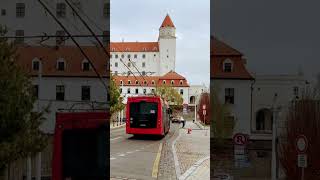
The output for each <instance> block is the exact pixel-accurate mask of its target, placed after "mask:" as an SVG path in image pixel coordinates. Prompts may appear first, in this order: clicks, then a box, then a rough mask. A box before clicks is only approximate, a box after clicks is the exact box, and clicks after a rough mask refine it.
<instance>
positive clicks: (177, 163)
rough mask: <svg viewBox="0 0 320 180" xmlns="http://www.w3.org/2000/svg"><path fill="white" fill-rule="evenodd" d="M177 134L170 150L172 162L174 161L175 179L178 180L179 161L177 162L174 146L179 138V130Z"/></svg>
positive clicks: (179, 172) (179, 171) (179, 173)
mask: <svg viewBox="0 0 320 180" xmlns="http://www.w3.org/2000/svg"><path fill="white" fill-rule="evenodd" d="M178 133H179V134H178V137H177V138H176V139H175V140H174V141H173V142H172V144H171V150H172V153H173V160H174V168H175V170H176V177H177V179H179V177H180V175H181V170H180V165H179V161H178V156H177V152H176V148H175V144H176V142H177V140H178V139H179V138H180V129H178Z"/></svg>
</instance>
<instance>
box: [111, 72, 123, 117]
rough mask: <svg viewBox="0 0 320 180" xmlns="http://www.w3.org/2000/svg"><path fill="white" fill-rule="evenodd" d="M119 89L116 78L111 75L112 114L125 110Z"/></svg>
mask: <svg viewBox="0 0 320 180" xmlns="http://www.w3.org/2000/svg"><path fill="white" fill-rule="evenodd" d="M120 95H121V94H120V91H119V87H118V86H117V85H116V82H115V81H114V78H113V76H112V75H110V114H111V115H112V114H114V113H115V112H118V111H121V110H123V109H124V107H125V106H124V104H123V103H122V97H121V96H120Z"/></svg>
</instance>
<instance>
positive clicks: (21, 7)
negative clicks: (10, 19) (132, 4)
mask: <svg viewBox="0 0 320 180" xmlns="http://www.w3.org/2000/svg"><path fill="white" fill-rule="evenodd" d="M25 11H26V5H25V4H24V3H16V17H24V16H25Z"/></svg>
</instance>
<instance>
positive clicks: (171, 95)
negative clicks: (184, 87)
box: [155, 86, 183, 115]
mask: <svg viewBox="0 0 320 180" xmlns="http://www.w3.org/2000/svg"><path fill="white" fill-rule="evenodd" d="M155 94H156V95H157V96H160V97H161V98H162V99H163V100H166V101H168V102H169V104H170V107H171V109H172V111H173V112H172V114H173V115H176V114H177V113H178V112H181V110H182V104H183V98H182V96H181V95H180V93H179V92H178V91H177V90H176V89H174V88H173V87H171V86H159V87H157V88H156V91H155Z"/></svg>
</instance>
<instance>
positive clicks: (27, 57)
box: [17, 46, 110, 77]
mask: <svg viewBox="0 0 320 180" xmlns="http://www.w3.org/2000/svg"><path fill="white" fill-rule="evenodd" d="M82 49H83V50H84V52H85V53H86V54H87V56H88V57H89V58H90V60H91V61H92V62H93V64H94V66H95V68H96V69H97V71H98V72H99V74H100V75H101V76H103V77H109V76H110V71H109V67H108V66H107V59H108V58H107V57H106V55H105V54H104V52H103V51H102V50H101V49H100V48H97V47H95V46H83V47H82ZM17 54H18V57H17V63H18V64H19V65H21V67H22V68H24V69H25V70H26V72H28V73H30V75H33V76H35V75H38V71H34V70H32V61H33V60H34V59H36V58H37V59H39V60H40V61H41V64H42V75H43V76H57V77H58V76H66V77H69V76H74V77H97V75H96V73H95V72H94V70H93V69H90V70H89V71H83V70H82V62H83V60H85V57H84V56H83V55H82V54H81V52H80V50H79V49H78V48H77V47H75V46H61V47H59V48H58V49H56V48H54V47H42V46H33V47H30V46H29V47H18V49H17ZM60 58H62V59H64V61H65V62H66V69H65V70H64V71H59V70H57V68H56V65H57V60H58V59H60ZM107 69H108V71H107Z"/></svg>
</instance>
